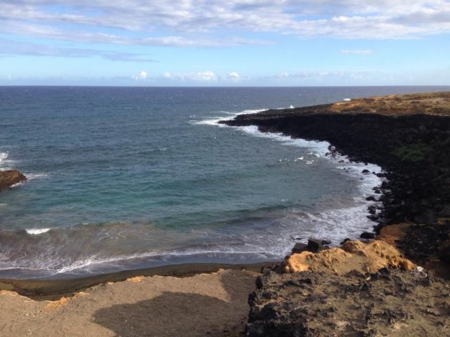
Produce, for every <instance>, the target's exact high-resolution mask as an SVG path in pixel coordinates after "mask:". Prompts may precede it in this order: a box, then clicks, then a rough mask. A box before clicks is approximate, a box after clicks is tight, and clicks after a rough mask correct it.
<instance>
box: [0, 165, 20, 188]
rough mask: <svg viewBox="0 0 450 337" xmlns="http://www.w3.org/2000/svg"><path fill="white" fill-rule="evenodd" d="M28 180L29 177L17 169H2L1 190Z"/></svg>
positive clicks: (0, 173) (0, 177) (0, 175)
mask: <svg viewBox="0 0 450 337" xmlns="http://www.w3.org/2000/svg"><path fill="white" fill-rule="evenodd" d="M26 180H27V178H26V177H25V176H24V175H23V174H22V173H20V172H19V171H17V170H8V171H0V191H2V190H6V189H8V188H10V187H11V186H13V185H15V184H18V183H22V182H25V181H26Z"/></svg>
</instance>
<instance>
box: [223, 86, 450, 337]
mask: <svg viewBox="0 0 450 337" xmlns="http://www.w3.org/2000/svg"><path fill="white" fill-rule="evenodd" d="M222 123H225V124H227V125H229V126H248V125H256V126H258V129H259V130H260V131H261V132H275V133H282V134H284V135H286V136H291V137H292V138H303V139H307V140H318V141H327V142H329V143H330V144H331V145H330V153H329V154H328V155H330V156H333V155H334V154H336V153H340V154H343V155H347V156H348V158H349V159H350V160H352V161H357V162H363V163H374V164H377V165H379V166H380V167H382V169H383V173H382V174H381V177H384V178H386V179H384V181H383V183H382V185H381V186H377V187H375V188H374V193H373V195H372V196H370V197H369V198H368V201H372V202H373V205H371V206H370V207H369V208H368V213H367V216H368V217H369V218H370V219H372V220H374V234H376V235H377V237H376V240H375V241H371V242H370V243H367V244H364V243H361V242H355V241H347V242H344V243H343V244H342V246H341V247H340V248H331V249H325V250H323V251H320V250H321V249H322V243H320V242H318V240H311V241H310V243H309V244H308V245H300V247H298V246H299V245H297V246H296V247H295V248H294V249H293V253H292V254H291V255H290V256H288V257H286V260H285V261H284V262H283V264H281V265H280V266H278V267H277V268H275V269H274V270H272V271H269V272H266V273H265V274H264V275H263V276H261V277H259V278H258V280H257V282H256V286H257V290H256V291H255V292H253V293H252V294H251V295H250V296H249V305H250V314H249V321H248V324H247V326H246V332H245V334H246V335H248V336H420V335H426V336H442V335H449V334H450V326H449V321H448V317H449V316H450V286H449V283H448V282H449V281H448V277H449V274H450V273H449V272H450V266H449V264H448V263H449V262H450V93H449V92H444V93H429V94H414V95H392V96H385V97H372V98H365V99H354V100H350V101H347V100H346V101H345V102H344V101H343V102H338V103H334V104H326V105H320V106H312V107H301V108H294V109H285V110H268V111H264V112H261V113H259V114H254V115H240V116H238V117H236V118H235V119H234V120H230V121H223V122H222ZM364 173H366V174H374V173H370V172H364ZM371 236H375V235H371V234H370V233H364V235H362V237H367V238H370V237H371ZM394 246H395V247H394ZM397 249H398V250H397ZM421 266H423V267H425V268H423V267H421ZM441 277H446V278H447V280H445V279H443V278H441Z"/></svg>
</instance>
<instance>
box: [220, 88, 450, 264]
mask: <svg viewBox="0 0 450 337" xmlns="http://www.w3.org/2000/svg"><path fill="white" fill-rule="evenodd" d="M222 123H224V124H227V125H229V126H249V125H256V126H258V128H259V130H260V131H261V132H275V133H282V134H284V135H286V136H291V137H292V138H303V139H306V140H318V141H327V142H329V143H330V144H331V145H332V148H331V149H330V150H332V151H330V155H333V153H334V152H339V153H341V154H344V155H347V156H348V157H349V159H350V160H352V161H357V162H364V163H373V164H377V165H379V166H380V167H382V169H383V170H384V173H383V176H384V177H386V180H385V181H384V182H383V183H382V185H381V186H378V187H376V188H375V189H374V194H373V196H371V197H370V198H369V200H372V201H374V204H373V205H372V206H371V207H369V210H368V214H367V216H368V217H369V218H371V219H372V220H374V221H375V222H374V224H375V228H374V229H375V231H376V233H379V231H380V230H381V229H382V228H383V227H385V226H388V225H392V224H398V223H408V224H411V225H413V224H416V225H415V226H414V225H413V226H411V227H410V228H409V229H408V236H407V237H406V238H404V239H403V243H402V244H403V246H404V247H405V250H406V251H411V254H410V256H411V257H418V256H416V255H420V257H421V259H422V260H427V259H429V258H430V257H431V256H432V255H441V257H442V258H443V259H444V260H449V256H448V253H449V251H448V249H446V248H445V247H442V245H443V242H444V241H446V240H447V237H446V236H447V233H448V231H449V230H450V93H448V92H445V93H431V94H416V95H392V96H385V97H374V98H368V99H356V100H352V101H350V102H339V103H335V104H328V105H320V106H313V107H302V108H295V109H285V110H268V111H264V112H261V113H259V114H253V115H240V116H237V117H236V118H235V119H234V120H230V121H223V122H222ZM375 202H378V203H375ZM380 202H381V204H382V207H380V206H379V204H380ZM425 227H426V228H427V229H425V230H424V228H425ZM438 228H439V230H437V229H438ZM413 232H416V234H417V233H419V232H423V234H417V235H418V236H419V237H422V236H423V237H424V240H425V241H427V242H428V248H427V249H426V250H427V251H428V253H426V254H424V253H423V251H424V247H421V248H420V251H422V253H421V254H415V253H414V251H415V250H416V249H415V247H416V246H417V242H414V240H411V239H410V238H411V237H412V236H414V235H415V234H414V233H413ZM428 234H430V235H428ZM425 236H426V237H427V239H425ZM431 236H433V238H431ZM416 241H417V240H416ZM432 246H434V249H432V248H431V247H432Z"/></svg>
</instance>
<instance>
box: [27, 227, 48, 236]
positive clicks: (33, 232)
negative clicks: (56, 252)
mask: <svg viewBox="0 0 450 337" xmlns="http://www.w3.org/2000/svg"><path fill="white" fill-rule="evenodd" d="M49 230H51V228H34V229H25V231H26V232H27V234H30V235H39V234H44V233H47V232H48V231H49Z"/></svg>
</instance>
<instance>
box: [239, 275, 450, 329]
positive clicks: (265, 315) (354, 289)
mask: <svg viewBox="0 0 450 337" xmlns="http://www.w3.org/2000/svg"><path fill="white" fill-rule="evenodd" d="M449 290H450V289H449V285H448V283H446V282H445V281H443V280H442V279H435V278H433V277H429V276H428V275H426V274H424V273H423V272H419V271H414V272H410V271H402V270H399V269H388V268H382V269H380V270H378V271H377V272H375V273H372V274H363V273H360V272H358V271H350V272H347V273H345V274H343V275H337V274H335V273H330V272H326V271H322V272H310V271H306V272H302V273H292V274H282V275H280V274H276V273H274V272H270V273H267V274H265V275H263V276H261V277H259V278H258V280H257V290H256V291H254V292H253V293H252V294H250V295H249V300H248V301H249V305H250V313H249V320H248V324H247V326H246V335H247V336H251V337H256V336H264V337H268V336H280V337H281V336H283V337H313V336H314V337H316V336H349V337H350V336H351V337H359V336H367V337H369V336H390V337H396V336H398V337H400V336H421V335H426V336H436V337H437V336H448V335H450V327H449V325H448V317H449V315H450V303H449V298H448V293H449Z"/></svg>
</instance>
